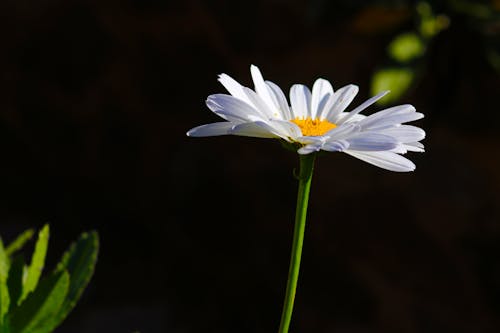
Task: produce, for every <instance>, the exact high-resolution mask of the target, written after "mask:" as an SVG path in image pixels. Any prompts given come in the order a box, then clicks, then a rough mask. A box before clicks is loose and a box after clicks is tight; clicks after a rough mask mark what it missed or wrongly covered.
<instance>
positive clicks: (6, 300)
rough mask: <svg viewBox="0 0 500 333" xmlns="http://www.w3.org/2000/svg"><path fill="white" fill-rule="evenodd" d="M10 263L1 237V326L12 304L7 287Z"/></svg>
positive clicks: (0, 326)
mask: <svg viewBox="0 0 500 333" xmlns="http://www.w3.org/2000/svg"><path fill="white" fill-rule="evenodd" d="M9 265H10V263H9V257H8V256H7V253H6V251H5V248H4V247H3V242H2V239H1V238H0V328H2V327H3V326H4V318H5V315H6V314H7V312H8V310H9V304H10V297H9V290H8V289H7V277H8V274H9ZM2 331H3V329H2ZM0 332H1V331H0Z"/></svg>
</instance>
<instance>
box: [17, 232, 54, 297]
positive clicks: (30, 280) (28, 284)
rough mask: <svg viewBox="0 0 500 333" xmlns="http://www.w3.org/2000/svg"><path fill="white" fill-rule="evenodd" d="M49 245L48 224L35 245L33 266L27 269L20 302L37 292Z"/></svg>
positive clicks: (39, 234) (32, 259)
mask: <svg viewBox="0 0 500 333" xmlns="http://www.w3.org/2000/svg"><path fill="white" fill-rule="evenodd" d="M48 243H49V225H48V224H46V225H45V226H44V227H43V228H42V230H40V232H39V233H38V239H37V241H36V244H35V251H34V252H33V256H32V258H31V264H30V265H29V267H27V270H26V275H24V276H23V277H24V278H23V292H22V294H21V298H20V299H19V302H20V303H22V302H23V300H24V299H25V298H26V296H28V294H29V293H30V292H32V291H33V290H35V288H36V286H37V284H38V280H39V279H40V275H41V274H42V270H43V266H44V265H45V256H46V254H47V247H48Z"/></svg>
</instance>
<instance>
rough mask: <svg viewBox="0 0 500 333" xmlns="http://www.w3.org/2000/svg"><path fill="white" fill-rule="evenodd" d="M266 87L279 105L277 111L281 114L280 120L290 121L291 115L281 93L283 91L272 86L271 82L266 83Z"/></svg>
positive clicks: (274, 85)
mask: <svg viewBox="0 0 500 333" xmlns="http://www.w3.org/2000/svg"><path fill="white" fill-rule="evenodd" d="M266 84H267V86H268V87H269V89H271V90H272V92H273V94H274V96H275V97H276V100H277V102H278V105H279V109H280V111H281V114H282V118H283V119H284V120H290V119H292V115H291V113H290V108H289V107H288V101H287V100H286V97H285V94H284V93H283V90H281V88H280V87H279V86H277V85H276V84H274V83H273V82H271V81H266Z"/></svg>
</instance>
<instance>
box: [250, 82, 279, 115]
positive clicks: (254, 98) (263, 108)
mask: <svg viewBox="0 0 500 333" xmlns="http://www.w3.org/2000/svg"><path fill="white" fill-rule="evenodd" d="M243 91H244V92H245V94H246V95H247V97H248V99H249V100H250V102H251V104H252V105H254V106H255V108H256V109H257V110H259V112H260V113H261V114H262V115H263V117H264V118H265V119H266V120H267V119H271V118H274V115H273V112H272V111H271V109H270V108H269V107H268V106H267V104H266V103H265V102H264V101H263V100H262V98H260V96H259V95H257V94H256V93H255V91H253V90H252V89H250V88H247V87H243Z"/></svg>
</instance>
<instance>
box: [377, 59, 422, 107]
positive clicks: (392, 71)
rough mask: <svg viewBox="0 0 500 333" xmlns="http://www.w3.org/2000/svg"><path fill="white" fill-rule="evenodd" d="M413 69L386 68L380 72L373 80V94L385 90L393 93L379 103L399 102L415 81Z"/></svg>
mask: <svg viewBox="0 0 500 333" xmlns="http://www.w3.org/2000/svg"><path fill="white" fill-rule="evenodd" d="M414 75H415V74H414V72H413V71H412V69H411V68H408V67H402V68H384V69H382V70H379V71H378V72H377V73H375V75H374V76H373V78H372V86H371V89H372V94H373V95H375V94H378V93H379V92H381V91H384V90H390V91H391V93H390V94H387V95H385V96H384V97H383V98H381V99H380V100H379V101H378V102H379V104H381V105H386V104H391V103H394V102H395V101H397V100H398V99H399V98H400V97H401V96H402V95H403V94H404V93H405V92H406V91H407V90H408V88H409V87H410V85H411V84H412V82H413V79H414Z"/></svg>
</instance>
